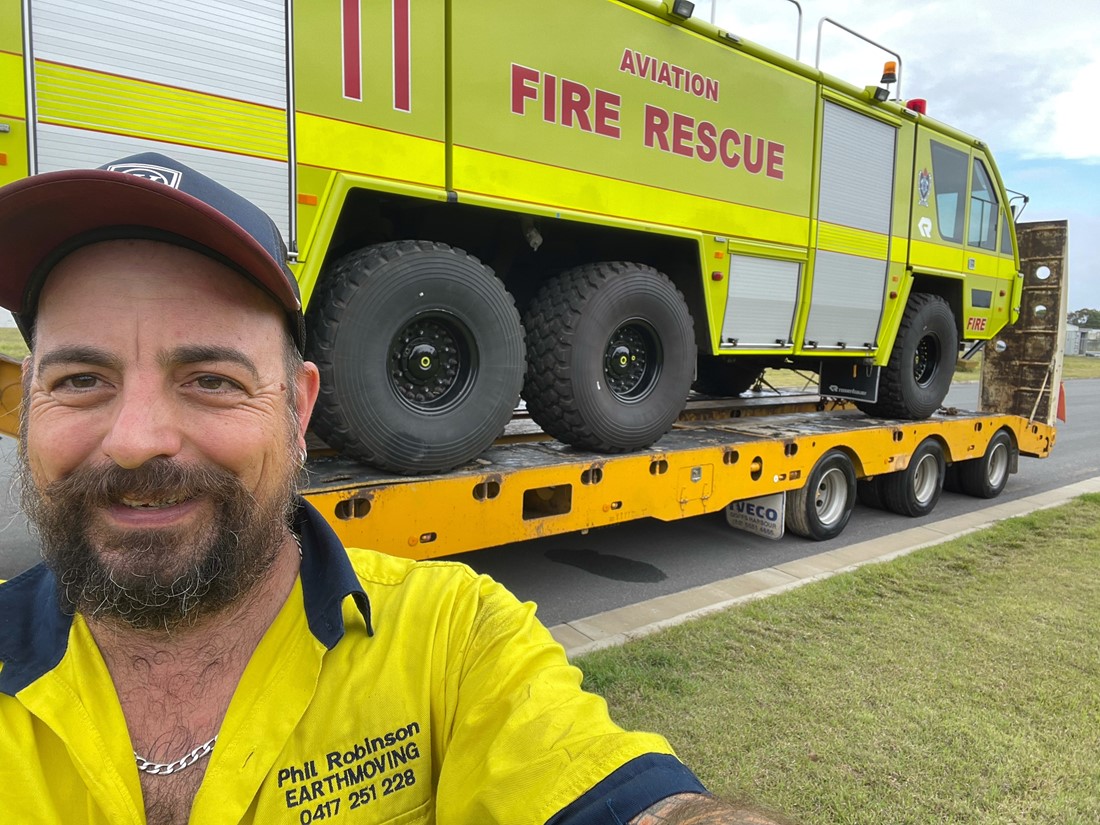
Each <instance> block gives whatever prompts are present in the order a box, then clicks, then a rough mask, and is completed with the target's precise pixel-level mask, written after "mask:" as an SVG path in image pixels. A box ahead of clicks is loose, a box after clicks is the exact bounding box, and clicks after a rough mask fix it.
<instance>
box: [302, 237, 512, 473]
mask: <svg viewBox="0 0 1100 825" xmlns="http://www.w3.org/2000/svg"><path fill="white" fill-rule="evenodd" d="M307 346H308V353H307V356H308V357H309V359H310V360H312V361H314V362H316V364H317V366H318V368H319V369H320V372H321V394H320V397H319V399H318V402H317V408H316V410H315V412H314V416H313V427H314V429H315V430H316V432H317V434H318V435H319V436H320V437H321V438H323V439H324V440H325V441H326V442H327V443H328V444H329V445H330V446H332V447H334V448H336V449H338V450H340V451H341V452H345V453H348V454H350V455H352V456H354V457H356V458H358V459H360V460H362V461H365V462H367V463H369V464H373V465H374V466H376V467H380V468H382V469H384V470H390V471H393V472H398V473H430V472H437V471H442V470H449V469H451V468H453V467H456V466H458V465H459V464H462V463H464V462H466V461H469V460H470V459H472V458H473V457H474V456H476V455H477V454H478V453H480V452H482V451H483V450H485V448H486V447H488V446H489V445H490V444H491V443H492V442H493V440H494V439H495V438H496V437H497V436H498V435H500V433H501V432H502V431H503V430H504V426H505V425H506V424H507V423H508V420H509V418H510V417H511V415H512V412H513V410H514V409H515V406H516V404H517V402H518V401H519V392H520V387H521V385H522V382H523V365H524V346H523V327H522V326H521V324H520V318H519V313H518V312H517V311H516V307H515V304H514V303H513V301H512V298H511V296H510V295H509V294H508V292H507V290H506V289H505V288H504V285H503V284H502V283H501V282H500V280H499V279H497V278H496V276H495V275H494V274H493V272H492V270H491V269H489V268H488V267H486V266H484V265H483V264H482V263H481V262H480V261H478V260H477V259H476V258H474V257H473V256H471V255H468V254H466V253H465V252H463V251H462V250H460V249H454V248H452V247H449V246H446V245H444V244H440V243H431V242H427V241H398V242H396V243H385V244H379V245H377V246H371V247H367V248H365V249H361V250H359V251H357V252H353V253H351V254H350V255H347V256H346V257H344V258H341V259H340V260H339V261H337V262H336V263H335V265H333V266H332V267H331V268H330V269H329V271H328V272H327V273H326V274H325V275H324V278H323V280H322V282H321V287H320V290H319V292H318V293H316V294H315V295H314V296H313V299H312V300H311V301H310V307H309V312H308V314H307Z"/></svg>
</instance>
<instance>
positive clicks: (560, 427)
mask: <svg viewBox="0 0 1100 825" xmlns="http://www.w3.org/2000/svg"><path fill="white" fill-rule="evenodd" d="M524 326H525V327H526V329H527V379H526V382H525V384H524V388H523V395H524V398H526V399H527V409H528V411H529V412H530V413H531V417H532V419H534V421H535V422H536V423H537V424H538V425H539V426H540V427H542V428H543V430H545V431H546V432H547V433H548V434H550V435H552V436H554V437H555V438H557V439H559V440H560V441H564V442H566V443H567V444H572V445H574V446H577V447H582V448H585V449H590V450H597V451H600V452H608V453H618V452H626V451H628V450H636V449H641V448H642V447H647V446H649V445H650V444H652V443H653V442H654V441H656V440H657V439H658V438H660V437H661V436H662V435H664V434H665V433H666V432H667V431H668V430H669V428H670V427H671V426H672V424H673V422H674V421H675V420H676V418H677V416H678V415H679V414H680V412H681V411H682V410H683V408H684V404H685V402H686V401H687V394H688V389H689V387H690V385H691V379H692V373H693V371H694V366H695V364H694V361H695V335H694V332H693V330H692V321H691V314H690V313H689V312H688V308H687V305H686V304H685V303H684V298H683V296H682V295H681V294H680V292H679V291H678V290H677V289H676V287H675V286H674V285H673V284H672V282H671V281H670V280H669V279H668V278H667V277H666V276H665V275H663V274H662V273H660V272H658V271H657V270H655V269H653V268H651V267H648V266H643V265H640V264H633V263H599V264H588V265H585V266H581V267H578V268H576V269H572V270H569V271H567V272H564V273H562V274H561V275H558V276H557V277H556V278H554V279H552V280H551V281H549V282H548V283H547V284H545V285H544V286H543V288H542V289H541V290H540V291H539V293H538V295H536V296H535V299H534V300H533V301H532V303H531V305H530V307H529V308H528V310H527V312H526V314H525V315H524Z"/></svg>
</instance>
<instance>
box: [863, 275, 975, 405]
mask: <svg viewBox="0 0 1100 825" xmlns="http://www.w3.org/2000/svg"><path fill="white" fill-rule="evenodd" d="M958 354H959V333H958V330H956V328H955V317H954V315H952V313H951V308H950V307H949V306H948V305H947V302H946V301H945V300H944V299H943V298H941V297H939V296H938V295H927V294H924V293H919V292H918V293H914V294H913V295H911V296H910V297H909V303H908V305H907V306H906V307H905V314H904V315H903V316H902V319H901V326H900V328H899V329H898V336H897V338H896V339H894V348H893V350H892V351H891V353H890V361H889V363H887V365H886V366H885V367H883V369H882V373H881V375H880V377H879V386H878V400H877V401H876V402H875V403H874V404H867V403H859V402H857V404H856V406H857V407H859V409H861V410H863V411H864V412H865V413H867V414H868V415H874V416H880V417H882V418H907V419H920V418H928V416H930V415H932V413H934V412H935V411H936V410H938V409H939V407H940V405H941V404H942V403H943V399H944V398H945V397H946V396H947V391H948V390H949V389H951V379H952V377H954V375H955V360H956V358H958Z"/></svg>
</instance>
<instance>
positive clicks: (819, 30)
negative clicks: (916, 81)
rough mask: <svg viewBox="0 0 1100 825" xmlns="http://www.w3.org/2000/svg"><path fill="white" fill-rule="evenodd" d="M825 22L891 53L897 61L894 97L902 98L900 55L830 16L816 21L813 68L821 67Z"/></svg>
mask: <svg viewBox="0 0 1100 825" xmlns="http://www.w3.org/2000/svg"><path fill="white" fill-rule="evenodd" d="M826 23H832V24H833V25H834V26H836V27H837V28H838V29H843V30H844V31H846V32H848V34H850V35H852V36H853V37H858V38H859V39H860V40H862V41H864V42H865V43H870V44H871V45H872V46H875V47H876V48H879V49H882V50H883V51H884V52H886V53H887V54H891V55H893V56H894V57H895V58H897V61H898V88H897V97H896V98H895V99H896V100H902V99H903V98H902V96H901V55H900V54H898V53H897V52H895V51H894V50H893V49H888V48H886V47H885V46H883V45H882V44H881V43H877V42H875V41H874V40H872V39H871V38H869V37H867V36H866V35H863V34H860V33H859V32H857V31H856V30H855V29H849V28H848V27H847V26H845V25H844V24H843V23H838V22H837V21H836V20H833V19H832V18H831V17H822V18H821V20H819V21H818V23H817V53H816V55H815V56H814V68H815V69H819V70H820V69H821V35H822V32H823V30H824V28H825V24H826Z"/></svg>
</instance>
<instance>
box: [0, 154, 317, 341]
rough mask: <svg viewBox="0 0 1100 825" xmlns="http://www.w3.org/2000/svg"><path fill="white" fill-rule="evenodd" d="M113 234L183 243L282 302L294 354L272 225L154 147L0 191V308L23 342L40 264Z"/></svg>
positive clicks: (282, 265)
mask: <svg viewBox="0 0 1100 825" xmlns="http://www.w3.org/2000/svg"><path fill="white" fill-rule="evenodd" d="M122 238H146V239H153V240H163V241H167V242H169V243H175V244H177V245H180V246H186V247H189V248H191V249H195V250H197V251H199V252H202V253H203V254H205V255H208V256H210V257H212V258H214V259H215V260H218V261H220V262H221V263H223V264H226V265H227V266H229V267H231V268H232V269H234V270H236V271H237V272H238V273H240V274H241V275H242V276H244V277H245V278H247V279H248V280H250V281H252V283H254V284H255V285H256V286H258V287H259V288H260V289H262V290H263V291H264V292H266V293H268V294H269V295H270V296H271V297H272V298H274V299H275V301H276V303H278V304H279V306H281V307H282V308H283V310H284V311H285V312H286V315H287V325H288V327H289V329H290V332H291V335H292V336H293V338H294V343H295V345H296V346H297V347H298V350H299V351H300V352H301V351H303V349H304V346H305V322H304V320H303V317H302V301H301V297H300V295H299V292H298V283H297V281H296V280H295V278H294V274H293V273H292V272H291V271H290V268H289V267H288V266H287V253H286V246H285V245H284V243H283V239H282V235H281V234H280V233H279V228H278V227H277V226H276V225H275V222H274V221H273V220H271V218H270V217H269V216H268V215H267V213H266V212H264V211H263V210H262V209H260V208H259V207H258V206H256V205H255V204H253V203H251V202H250V201H248V200H247V199H245V198H243V197H241V196H240V195H238V194H237V193H236V192H233V191H232V190H230V189H228V188H227V187H225V186H222V185H221V184H220V183H218V182H217V181H215V180H213V179H212V178H209V177H207V176H206V175H203V174H202V173H201V172H196V171H195V170H194V169H191V168H190V167H188V166H185V165H184V164H182V163H180V162H179V161H176V160H174V159H172V158H169V157H167V156H165V155H161V154H158V153H156V152H144V153H142V154H138V155H131V156H130V157H126V158H122V159H120V160H116V161H113V162H111V163H108V164H106V165H104V166H101V167H99V168H98V169H70V170H65V171H60V172H47V173H45V174H41V175H35V176H33V177H29V178H23V179H22V180H18V181H16V182H15V183H11V184H8V185H7V186H5V187H2V188H0V307H4V308H5V309H8V310H10V311H11V312H12V314H13V315H14V316H15V321H16V324H17V325H18V327H19V329H20V331H21V332H22V333H23V337H24V339H26V340H27V343H28V344H29V343H30V339H31V336H32V334H33V331H34V321H35V315H36V312H37V308H38V295H39V292H40V291H41V289H42V285H43V283H44V282H45V280H46V277H47V276H48V275H49V273H50V270H52V269H53V267H54V266H55V265H56V264H57V263H58V261H60V260H61V258H63V257H65V255H68V254H69V253H70V252H73V251H75V250H76V249H78V248H80V247H81V246H87V245H88V244H91V243H97V242H99V241H104V240H112V239H122Z"/></svg>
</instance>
